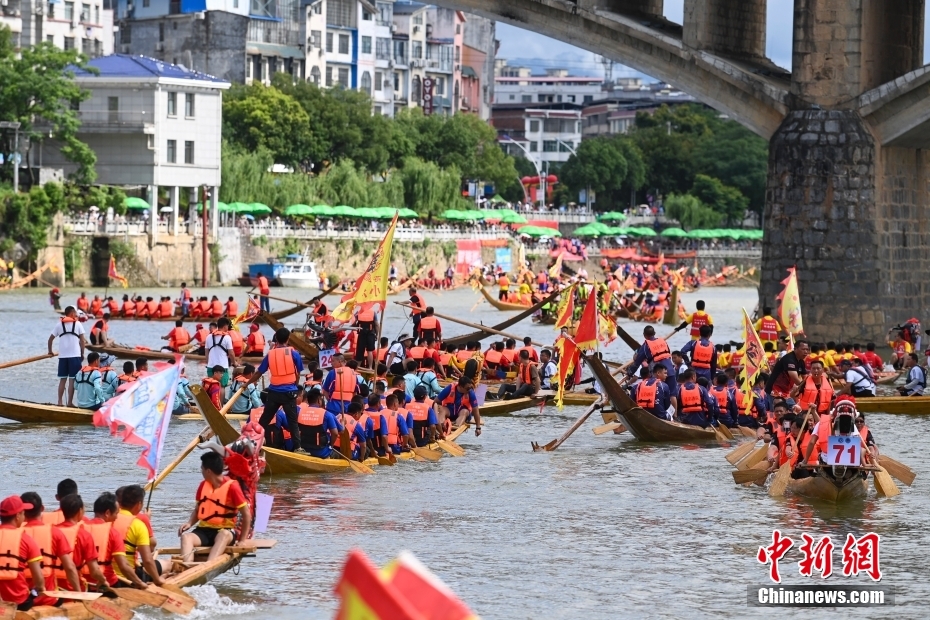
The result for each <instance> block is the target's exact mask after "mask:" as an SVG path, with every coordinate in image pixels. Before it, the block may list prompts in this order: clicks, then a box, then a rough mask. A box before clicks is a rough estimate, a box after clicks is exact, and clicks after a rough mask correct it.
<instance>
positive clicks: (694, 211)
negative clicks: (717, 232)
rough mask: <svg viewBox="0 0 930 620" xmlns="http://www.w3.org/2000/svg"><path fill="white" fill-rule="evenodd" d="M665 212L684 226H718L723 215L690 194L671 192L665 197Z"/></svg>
mask: <svg viewBox="0 0 930 620" xmlns="http://www.w3.org/2000/svg"><path fill="white" fill-rule="evenodd" d="M665 213H666V215H668V217H670V218H672V219H675V220H678V221H679V222H680V223H681V225H682V227H684V228H689V229H690V228H716V227H717V226H719V225H720V221H721V220H722V219H723V215H722V214H720V213H718V212H716V211H714V210H713V209H711V208H709V207H707V206H705V205H704V204H702V203H701V201H700V200H698V199H697V198H695V197H694V196H692V195H690V194H671V195H670V196H668V197H667V198H666V199H665Z"/></svg>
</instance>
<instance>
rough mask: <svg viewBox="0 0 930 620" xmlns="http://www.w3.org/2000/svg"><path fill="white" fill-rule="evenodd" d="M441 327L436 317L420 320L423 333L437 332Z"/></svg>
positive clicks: (425, 317) (426, 317)
mask: <svg viewBox="0 0 930 620" xmlns="http://www.w3.org/2000/svg"><path fill="white" fill-rule="evenodd" d="M438 326H439V321H438V320H437V319H436V317H434V316H424V317H423V318H422V319H420V331H421V332H435V331H436V328H437V327H438Z"/></svg>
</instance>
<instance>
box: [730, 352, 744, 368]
mask: <svg viewBox="0 0 930 620" xmlns="http://www.w3.org/2000/svg"><path fill="white" fill-rule="evenodd" d="M742 366H743V352H742V351H734V352H733V357H731V358H730V368H741V367H742Z"/></svg>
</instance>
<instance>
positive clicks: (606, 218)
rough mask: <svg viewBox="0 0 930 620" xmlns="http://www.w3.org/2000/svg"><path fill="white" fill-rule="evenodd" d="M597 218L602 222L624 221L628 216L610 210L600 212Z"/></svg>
mask: <svg viewBox="0 0 930 620" xmlns="http://www.w3.org/2000/svg"><path fill="white" fill-rule="evenodd" d="M597 219H599V220H600V221H602V222H622V221H623V220H625V219H626V216H625V215H624V214H622V213H620V212H619V211H608V212H607V213H602V214H600V215H599V216H598V217H597Z"/></svg>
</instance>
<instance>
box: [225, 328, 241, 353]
mask: <svg viewBox="0 0 930 620" xmlns="http://www.w3.org/2000/svg"><path fill="white" fill-rule="evenodd" d="M228 333H229V339H230V340H232V346H233V355H237V356H238V355H242V349H243V348H244V347H245V341H244V340H243V339H242V332H240V331H239V330H238V329H236V328H235V327H231V328H230V329H229V332H228Z"/></svg>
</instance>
